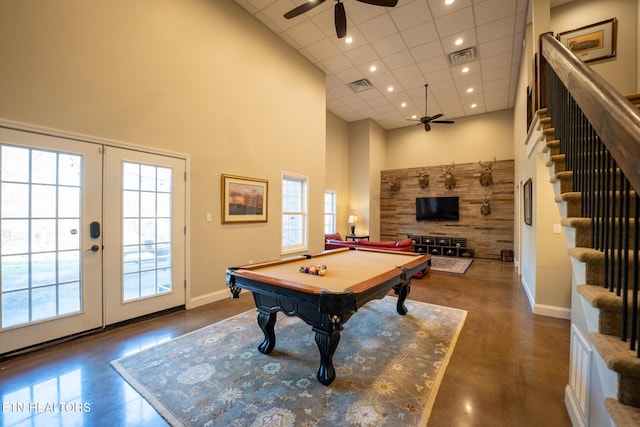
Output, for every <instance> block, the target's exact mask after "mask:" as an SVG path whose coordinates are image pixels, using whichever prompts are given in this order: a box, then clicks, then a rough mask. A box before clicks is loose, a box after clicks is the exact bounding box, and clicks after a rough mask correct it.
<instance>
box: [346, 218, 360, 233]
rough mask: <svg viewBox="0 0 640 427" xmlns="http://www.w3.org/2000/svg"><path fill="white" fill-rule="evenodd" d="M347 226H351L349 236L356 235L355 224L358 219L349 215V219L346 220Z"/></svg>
mask: <svg viewBox="0 0 640 427" xmlns="http://www.w3.org/2000/svg"><path fill="white" fill-rule="evenodd" d="M347 223H348V224H351V234H352V235H355V234H356V224H357V223H358V217H357V216H356V215H349V219H348V220H347Z"/></svg>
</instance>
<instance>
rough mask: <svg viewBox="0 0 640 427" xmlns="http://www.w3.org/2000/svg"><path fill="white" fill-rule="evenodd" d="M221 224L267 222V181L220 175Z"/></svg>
mask: <svg viewBox="0 0 640 427" xmlns="http://www.w3.org/2000/svg"><path fill="white" fill-rule="evenodd" d="M221 181H222V223H223V224H228V223H238V222H267V213H268V200H269V198H268V195H269V193H268V192H269V181H268V180H266V179H259V178H248V177H244V176H237V175H227V174H223V175H222V180H221Z"/></svg>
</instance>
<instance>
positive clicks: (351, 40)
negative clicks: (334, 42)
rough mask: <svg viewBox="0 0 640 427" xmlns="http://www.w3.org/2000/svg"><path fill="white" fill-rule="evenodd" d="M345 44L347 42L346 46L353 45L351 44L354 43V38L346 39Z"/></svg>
mask: <svg viewBox="0 0 640 427" xmlns="http://www.w3.org/2000/svg"><path fill="white" fill-rule="evenodd" d="M344 42H345V43H346V44H351V43H353V38H352V37H351V36H349V37H347V38H346V39H344Z"/></svg>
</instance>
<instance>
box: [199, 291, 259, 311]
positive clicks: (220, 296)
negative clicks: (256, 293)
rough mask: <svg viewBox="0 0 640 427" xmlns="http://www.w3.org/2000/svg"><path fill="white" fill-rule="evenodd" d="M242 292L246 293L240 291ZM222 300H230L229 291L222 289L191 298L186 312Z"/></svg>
mask: <svg viewBox="0 0 640 427" xmlns="http://www.w3.org/2000/svg"><path fill="white" fill-rule="evenodd" d="M242 292H246V291H245V290H242ZM224 299H231V293H230V292H229V289H223V290H221V291H215V292H211V293H208V294H205V295H200V296H197V297H195V298H191V299H190V300H189V302H188V303H187V310H188V309H191V308H196V307H201V306H203V305H207V304H211V303H212V302H216V301H222V300H224Z"/></svg>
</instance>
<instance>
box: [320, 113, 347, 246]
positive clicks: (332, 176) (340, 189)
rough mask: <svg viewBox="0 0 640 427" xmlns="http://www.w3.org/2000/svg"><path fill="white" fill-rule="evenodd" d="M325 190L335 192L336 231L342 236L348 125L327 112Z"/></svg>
mask: <svg viewBox="0 0 640 427" xmlns="http://www.w3.org/2000/svg"><path fill="white" fill-rule="evenodd" d="M326 153H327V155H326V159H327V161H326V176H327V190H333V191H335V192H336V197H337V206H336V208H337V212H336V215H337V218H336V231H338V232H339V233H340V234H341V235H342V236H345V235H346V234H347V231H348V229H349V227H348V224H347V219H348V218H349V125H348V124H347V122H345V121H344V120H342V119H341V118H339V117H338V116H336V115H335V114H332V113H330V112H327V146H326Z"/></svg>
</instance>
